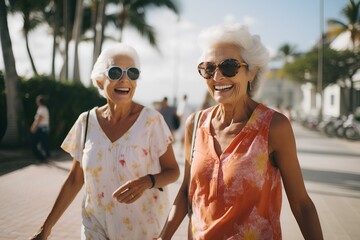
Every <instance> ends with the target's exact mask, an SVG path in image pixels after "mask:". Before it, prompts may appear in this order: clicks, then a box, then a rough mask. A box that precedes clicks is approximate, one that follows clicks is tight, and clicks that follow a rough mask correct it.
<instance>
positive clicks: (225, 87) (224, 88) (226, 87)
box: [214, 85, 234, 91]
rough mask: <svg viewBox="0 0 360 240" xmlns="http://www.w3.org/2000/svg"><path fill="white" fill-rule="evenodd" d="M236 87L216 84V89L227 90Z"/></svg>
mask: <svg viewBox="0 0 360 240" xmlns="http://www.w3.org/2000/svg"><path fill="white" fill-rule="evenodd" d="M233 87H234V85H222V86H214V89H215V91H226V90H230V89H232V88H233Z"/></svg>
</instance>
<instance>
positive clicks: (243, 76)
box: [202, 43, 254, 104]
mask: <svg viewBox="0 0 360 240" xmlns="http://www.w3.org/2000/svg"><path fill="white" fill-rule="evenodd" d="M227 59H235V60H237V61H238V63H240V64H241V63H244V60H243V59H242V57H241V56H240V49H239V47H238V46H236V45H234V44H225V43H223V44H218V45H215V46H213V47H211V48H209V49H208V50H207V51H205V52H204V54H203V57H202V62H205V63H206V62H211V63H215V64H216V66H218V64H220V63H222V62H223V61H224V60H227ZM253 77H254V76H253V74H252V73H251V72H249V71H248V70H247V66H243V65H241V66H240V68H239V69H238V72H237V74H236V75H235V76H233V77H226V76H224V74H223V73H222V72H221V71H220V70H219V68H218V67H217V68H216V69H215V72H214V74H213V76H212V77H210V78H209V79H205V81H206V84H207V86H208V90H209V92H210V94H211V95H212V96H213V98H214V100H215V101H217V102H219V103H222V104H227V103H229V104H231V103H235V102H237V101H239V100H241V98H244V97H246V96H247V93H246V92H247V85H248V81H250V80H252V78H253Z"/></svg>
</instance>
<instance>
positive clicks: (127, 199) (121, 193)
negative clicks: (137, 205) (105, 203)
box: [112, 178, 148, 204]
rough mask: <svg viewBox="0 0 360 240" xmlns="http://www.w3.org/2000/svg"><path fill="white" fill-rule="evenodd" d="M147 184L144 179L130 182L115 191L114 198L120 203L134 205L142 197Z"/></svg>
mask: <svg viewBox="0 0 360 240" xmlns="http://www.w3.org/2000/svg"><path fill="white" fill-rule="evenodd" d="M147 184H148V183H147V182H146V180H145V179H144V178H139V179H136V180H133V181H129V182H127V183H125V184H124V185H122V186H121V187H119V188H118V189H117V190H115V191H114V193H113V194H112V196H113V198H115V199H116V200H117V201H118V202H120V203H126V204H129V203H133V202H135V201H136V200H137V199H139V198H140V197H141V196H142V194H143V193H144V191H145V190H146V189H147Z"/></svg>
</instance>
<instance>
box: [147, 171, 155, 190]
mask: <svg viewBox="0 0 360 240" xmlns="http://www.w3.org/2000/svg"><path fill="white" fill-rule="evenodd" d="M148 176H149V177H150V180H151V184H152V185H151V187H150V188H153V187H154V186H155V177H154V175H152V174H148Z"/></svg>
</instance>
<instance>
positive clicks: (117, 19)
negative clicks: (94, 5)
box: [94, 0, 179, 59]
mask: <svg viewBox="0 0 360 240" xmlns="http://www.w3.org/2000/svg"><path fill="white" fill-rule="evenodd" d="M118 4H119V5H120V11H119V12H116V13H113V14H110V15H108V16H106V18H107V21H108V22H112V23H113V24H114V25H115V26H116V27H117V28H118V29H119V30H120V38H119V41H120V42H121V41H122V37H123V31H124V28H125V26H130V27H134V28H135V29H136V30H137V31H138V32H139V33H140V34H141V35H142V36H144V37H146V38H147V40H148V41H149V43H150V44H151V45H152V46H153V47H156V48H157V40H156V34H155V31H154V29H153V27H152V26H150V25H149V24H148V23H147V21H146V11H147V10H148V9H149V8H150V7H154V6H155V7H166V8H168V9H170V10H171V11H173V12H174V13H176V14H178V13H179V9H178V6H177V5H176V3H175V0H119V1H118ZM96 58H97V55H94V59H96Z"/></svg>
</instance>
